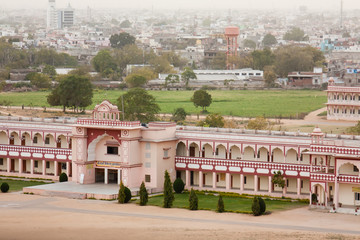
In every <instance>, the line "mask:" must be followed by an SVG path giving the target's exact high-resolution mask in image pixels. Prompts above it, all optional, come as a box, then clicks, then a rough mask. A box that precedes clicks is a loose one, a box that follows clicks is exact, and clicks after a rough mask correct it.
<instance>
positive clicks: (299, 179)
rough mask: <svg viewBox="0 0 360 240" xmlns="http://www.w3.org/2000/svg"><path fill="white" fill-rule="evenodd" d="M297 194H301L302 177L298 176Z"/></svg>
mask: <svg viewBox="0 0 360 240" xmlns="http://www.w3.org/2000/svg"><path fill="white" fill-rule="evenodd" d="M296 186H297V195H298V196H300V195H301V178H297V185H296Z"/></svg>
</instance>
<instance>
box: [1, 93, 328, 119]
mask: <svg viewBox="0 0 360 240" xmlns="http://www.w3.org/2000/svg"><path fill="white" fill-rule="evenodd" d="M193 92H194V91H150V93H151V94H152V95H153V96H154V97H155V98H156V101H157V103H158V104H159V106H160V109H161V113H172V112H173V111H174V109H175V108H178V107H183V108H185V110H186V111H187V112H189V113H192V114H196V113H199V112H200V110H201V109H200V108H195V106H194V105H193V103H192V102H190V98H191V96H192V95H193ZM124 93H125V92H124V91H120V90H95V91H94V97H93V104H92V105H91V106H89V107H88V109H93V108H94V106H95V104H98V103H100V102H101V101H102V100H104V99H107V100H109V101H111V102H113V103H116V102H117V98H118V97H119V96H120V95H122V94H124ZM209 93H210V94H211V95H212V98H213V102H212V104H211V105H210V107H209V108H208V111H209V112H212V113H221V114H222V115H232V116H241V117H257V116H264V115H265V117H279V116H282V117H289V116H293V117H294V116H296V115H297V114H300V113H308V112H311V111H314V110H316V109H319V108H322V107H324V106H325V105H324V103H326V92H322V91H315V90H234V91H220V90H215V91H209ZM48 94H49V92H46V91H45V92H27V93H7V92H6V93H1V94H0V103H1V102H2V101H3V100H10V101H11V105H13V106H21V105H23V104H24V105H25V106H29V105H33V106H40V107H42V106H47V107H49V105H48V103H47V102H46V96H47V95H48Z"/></svg>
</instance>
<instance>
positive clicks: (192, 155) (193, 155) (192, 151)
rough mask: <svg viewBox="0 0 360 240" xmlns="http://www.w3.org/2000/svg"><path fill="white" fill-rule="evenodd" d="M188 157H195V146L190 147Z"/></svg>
mask: <svg viewBox="0 0 360 240" xmlns="http://www.w3.org/2000/svg"><path fill="white" fill-rule="evenodd" d="M190 157H195V147H190Z"/></svg>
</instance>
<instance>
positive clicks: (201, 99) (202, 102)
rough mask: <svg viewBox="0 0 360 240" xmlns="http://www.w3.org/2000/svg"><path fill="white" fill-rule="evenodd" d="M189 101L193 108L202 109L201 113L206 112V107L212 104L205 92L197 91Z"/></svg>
mask: <svg viewBox="0 0 360 240" xmlns="http://www.w3.org/2000/svg"><path fill="white" fill-rule="evenodd" d="M190 101H192V102H193V103H194V105H195V107H199V106H200V107H202V112H205V111H206V107H208V106H210V104H211V103H212V98H211V95H210V94H209V93H208V92H207V91H206V90H202V89H200V90H197V91H195V92H194V94H193V96H192V97H191V99H190Z"/></svg>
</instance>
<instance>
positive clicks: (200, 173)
mask: <svg viewBox="0 0 360 240" xmlns="http://www.w3.org/2000/svg"><path fill="white" fill-rule="evenodd" d="M203 181H204V176H203V172H202V171H199V187H200V188H202V187H204V185H203Z"/></svg>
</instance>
